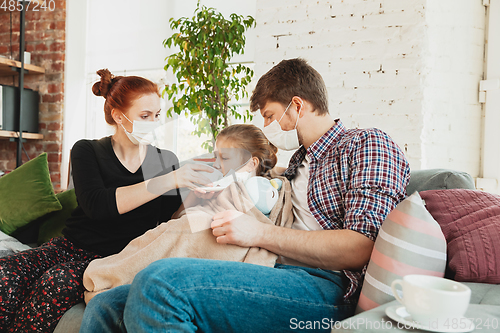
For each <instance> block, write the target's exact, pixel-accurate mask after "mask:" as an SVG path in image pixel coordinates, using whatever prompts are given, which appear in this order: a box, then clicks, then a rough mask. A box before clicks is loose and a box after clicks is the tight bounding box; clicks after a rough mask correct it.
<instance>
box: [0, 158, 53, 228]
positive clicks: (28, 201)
mask: <svg viewBox="0 0 500 333" xmlns="http://www.w3.org/2000/svg"><path fill="white" fill-rule="evenodd" d="M61 209H62V206H61V204H60V203H59V200H57V198H56V195H55V193H54V189H53V188H52V183H51V181H50V174H49V165H48V163H47V153H43V154H41V155H40V156H38V157H37V158H34V159H32V160H31V161H29V162H26V163H25V164H23V165H21V166H20V167H18V168H17V169H15V170H14V171H12V172H11V173H9V174H6V175H5V176H2V177H1V178H0V230H1V231H3V232H4V233H6V234H7V235H10V234H11V233H13V232H14V231H15V230H16V229H17V228H19V227H22V226H24V225H26V224H28V223H29V222H31V221H33V220H35V219H36V218H38V217H40V216H43V215H45V214H47V213H50V212H53V211H55V210H61Z"/></svg>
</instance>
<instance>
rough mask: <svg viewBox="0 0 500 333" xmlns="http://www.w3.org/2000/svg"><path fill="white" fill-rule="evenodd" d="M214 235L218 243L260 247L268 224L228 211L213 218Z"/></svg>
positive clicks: (234, 211)
mask: <svg viewBox="0 0 500 333" xmlns="http://www.w3.org/2000/svg"><path fill="white" fill-rule="evenodd" d="M212 220H213V222H212V224H211V228H212V233H213V234H214V236H215V237H217V243H221V244H234V245H239V246H243V247H250V246H258V243H259V240H260V237H261V235H263V233H264V228H265V227H267V225H266V224H264V223H261V222H259V221H257V220H256V219H254V218H251V217H250V216H248V215H246V214H243V213H241V212H238V211H236V210H226V211H224V212H220V213H217V214H215V215H214V216H213V217H212Z"/></svg>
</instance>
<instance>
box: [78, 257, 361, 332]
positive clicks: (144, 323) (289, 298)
mask: <svg viewBox="0 0 500 333" xmlns="http://www.w3.org/2000/svg"><path fill="white" fill-rule="evenodd" d="M347 286H348V280H347V278H346V277H345V275H344V274H342V273H337V272H332V271H326V270H322V269H313V268H305V267H297V266H287V265H281V264H276V266H275V268H270V267H264V266H258V265H252V264H247V263H241V262H227V261H218V260H206V259H193V258H169V259H163V260H159V261H156V262H154V263H152V264H151V265H149V266H148V267H147V268H145V269H144V270H142V271H141V272H139V274H137V276H136V277H135V279H134V281H133V283H132V285H126V286H121V287H117V288H114V289H112V290H110V291H107V292H104V293H101V294H99V295H97V296H95V297H94V298H93V299H92V300H91V301H90V302H89V304H88V305H87V308H86V310H85V314H84V318H83V322H82V326H81V329H80V332H81V333H85V332H93V333H98V332H126V331H127V330H128V332H134V333H136V332H195V331H197V330H200V331H202V332H259V333H260V332H290V331H292V332H293V331H300V330H302V329H304V330H305V329H307V331H309V332H311V331H329V330H330V329H331V328H332V326H333V324H334V323H335V321H337V320H342V319H344V318H346V317H349V316H351V315H352V314H353V312H354V306H353V305H347V304H345V303H344V301H343V295H344V292H345V290H346V288H347ZM125 327H126V330H125Z"/></svg>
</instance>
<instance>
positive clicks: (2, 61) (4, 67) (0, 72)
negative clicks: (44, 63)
mask: <svg viewBox="0 0 500 333" xmlns="http://www.w3.org/2000/svg"><path fill="white" fill-rule="evenodd" d="M20 68H21V62H20V61H17V60H11V59H7V58H2V57H0V76H14V75H16V76H17V75H19V69H20ZM24 70H25V73H24V75H34V74H45V68H43V67H39V66H35V65H31V64H24Z"/></svg>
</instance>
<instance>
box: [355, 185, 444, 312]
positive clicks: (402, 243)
mask: <svg viewBox="0 0 500 333" xmlns="http://www.w3.org/2000/svg"><path fill="white" fill-rule="evenodd" d="M445 268H446V239H445V238H444V235H443V232H442V231H441V228H440V226H439V224H438V223H437V222H436V221H435V220H434V218H433V217H432V216H431V214H430V213H429V212H428V211H427V209H426V208H425V206H424V203H423V201H422V199H421V198H420V195H419V194H418V192H415V193H414V194H412V195H411V196H409V197H408V198H406V199H405V200H404V201H402V202H400V203H399V205H397V207H396V208H395V209H394V210H393V211H392V212H391V213H390V214H389V215H388V216H387V218H386V219H385V221H384V223H383V224H382V227H381V228H380V231H379V234H378V237H377V239H376V241H375V246H374V248H373V252H372V256H371V258H370V262H369V264H368V269H367V271H366V275H365V280H364V282H363V288H362V289H361V294H360V296H359V302H358V307H357V309H356V313H359V312H362V311H366V310H370V309H373V308H375V307H377V306H379V305H381V304H384V303H387V302H390V301H393V300H394V295H393V293H392V291H391V283H392V281H394V280H395V279H401V278H402V277H403V276H405V275H407V274H424V275H433V276H439V277H443V276H444V271H445Z"/></svg>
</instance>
